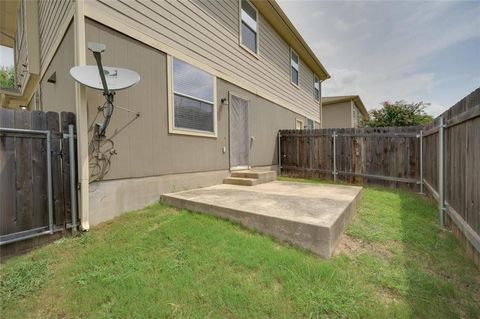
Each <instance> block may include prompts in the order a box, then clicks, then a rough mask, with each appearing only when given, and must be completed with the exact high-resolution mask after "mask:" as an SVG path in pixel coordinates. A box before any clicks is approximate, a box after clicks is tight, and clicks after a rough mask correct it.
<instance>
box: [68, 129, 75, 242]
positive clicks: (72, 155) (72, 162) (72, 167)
mask: <svg viewBox="0 0 480 319" xmlns="http://www.w3.org/2000/svg"><path fill="white" fill-rule="evenodd" d="M68 148H69V149H68V151H69V155H70V156H69V159H70V196H71V198H72V203H71V204H72V232H73V233H74V234H75V233H76V232H77V181H76V178H75V175H76V174H75V172H76V163H75V135H74V133H73V125H72V124H70V125H68Z"/></svg>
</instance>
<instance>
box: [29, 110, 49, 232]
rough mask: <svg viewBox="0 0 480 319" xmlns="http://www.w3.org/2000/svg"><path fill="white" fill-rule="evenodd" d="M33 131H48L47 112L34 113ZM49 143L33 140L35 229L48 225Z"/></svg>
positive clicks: (38, 139)
mask: <svg viewBox="0 0 480 319" xmlns="http://www.w3.org/2000/svg"><path fill="white" fill-rule="evenodd" d="M31 116H32V129H34V130H42V131H44V130H46V129H47V116H46V114H45V112H41V111H33V112H32V113H31ZM46 158H47V141H46V139H44V138H37V139H32V174H33V187H32V190H33V202H34V205H33V227H34V228H38V227H42V226H46V225H48V201H47V161H46Z"/></svg>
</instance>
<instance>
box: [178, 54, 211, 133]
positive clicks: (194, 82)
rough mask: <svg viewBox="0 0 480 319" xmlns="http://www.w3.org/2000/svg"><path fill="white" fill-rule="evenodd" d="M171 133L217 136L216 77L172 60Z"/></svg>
mask: <svg viewBox="0 0 480 319" xmlns="http://www.w3.org/2000/svg"><path fill="white" fill-rule="evenodd" d="M171 60H172V62H171V100H172V103H170V114H171V116H170V132H171V133H179V134H189V135H200V136H216V132H217V125H216V119H217V116H216V113H217V112H216V107H215V77H214V76H213V75H211V74H210V73H207V72H205V71H203V70H201V69H199V68H197V67H195V66H193V65H191V64H189V63H187V62H185V61H182V60H180V59H177V58H175V57H173V58H171Z"/></svg>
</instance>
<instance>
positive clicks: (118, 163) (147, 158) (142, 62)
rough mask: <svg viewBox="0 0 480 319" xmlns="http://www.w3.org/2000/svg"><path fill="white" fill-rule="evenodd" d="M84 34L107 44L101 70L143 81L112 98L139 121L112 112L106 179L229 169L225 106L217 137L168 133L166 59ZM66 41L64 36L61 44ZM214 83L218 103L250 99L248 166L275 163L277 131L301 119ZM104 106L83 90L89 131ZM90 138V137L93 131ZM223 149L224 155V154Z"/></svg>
mask: <svg viewBox="0 0 480 319" xmlns="http://www.w3.org/2000/svg"><path fill="white" fill-rule="evenodd" d="M69 32H70V31H69ZM85 35H86V41H87V42H88V41H94V42H102V43H105V44H106V46H107V51H106V52H105V54H104V55H103V57H102V59H103V62H104V64H105V65H117V66H119V67H124V68H129V69H133V70H135V71H137V72H138V73H139V74H140V76H141V80H140V82H139V83H138V84H137V85H135V86H133V87H131V88H129V89H128V90H124V91H119V92H117V94H116V95H115V104H116V105H117V106H121V107H124V108H127V109H128V110H131V111H132V112H139V113H140V116H139V117H138V118H137V117H136V116H135V115H134V114H132V113H130V112H126V111H124V110H121V109H118V108H117V109H115V111H114V114H113V116H112V119H111V122H110V125H109V127H108V129H107V137H108V138H110V139H111V140H112V141H113V142H114V143H115V150H116V151H117V154H116V155H114V156H113V157H112V159H111V169H110V171H109V172H108V174H107V175H106V177H105V180H112V179H121V178H133V177H147V176H158V175H165V174H176V173H188V172H204V171H214V170H228V169H229V153H228V150H229V135H228V124H229V118H228V116H229V109H228V108H229V106H228V105H221V104H220V103H217V121H218V122H217V125H218V137H217V138H208V137H196V136H185V135H178V134H169V133H168V113H167V110H168V107H167V94H168V90H167V87H168V86H167V73H166V72H167V56H166V54H164V53H163V52H161V51H159V50H156V49H154V48H151V47H149V46H147V45H145V44H142V43H140V42H138V41H136V40H135V39H132V38H129V37H127V36H125V35H122V34H120V33H118V32H116V31H114V30H112V29H109V28H107V27H105V26H103V25H101V24H99V23H96V22H94V21H92V20H89V19H87V20H86V34H85ZM69 38H70V35H69V34H67V37H66V38H65V39H69ZM64 43H65V44H66V46H65V50H64V49H63V47H64ZM64 43H62V46H61V47H60V48H59V51H58V53H59V54H58V55H68V52H69V51H68V49H69V48H70V47H69V46H68V43H70V42H69V41H65V40H64ZM59 58H60V57H57V56H56V57H55V59H54V60H53V61H52V63H51V66H50V68H49V70H50V69H51V71H52V72H53V70H54V66H55V65H59V66H61V65H64V64H65V63H66V62H67V63H68V62H69V60H68V59H65V60H63V59H59ZM57 59H59V60H58V64H56V63H57V62H56V61H57ZM62 61H66V62H62ZM62 63H64V64H62ZM93 63H95V62H94V59H93V56H92V54H87V64H93ZM66 68H67V67H66ZM49 74H50V73H49ZM57 76H58V73H57ZM216 81H217V91H216V100H217V101H220V100H221V99H222V98H225V97H228V95H229V92H231V91H233V92H235V93H238V94H240V95H241V96H242V97H245V98H246V99H248V100H249V127H250V135H251V136H254V137H255V141H254V142H253V143H252V145H251V157H250V160H251V165H253V166H265V165H272V164H276V162H277V159H278V157H277V154H276V140H277V139H276V136H277V133H278V130H279V129H289V128H290V129H293V128H294V127H295V119H296V118H300V119H302V120H303V121H305V117H304V116H302V115H299V114H296V113H294V112H292V111H289V110H287V109H285V108H283V107H281V106H279V105H276V104H275V103H272V102H270V101H267V100H266V99H264V98H261V97H259V96H258V95H255V94H252V93H250V92H248V91H246V90H243V89H241V88H239V87H238V86H236V85H233V84H231V83H229V82H226V81H224V80H222V79H219V78H217V79H216ZM45 85H46V86H47V87H49V88H50V89H51V91H50V93H51V94H50V96H51V97H52V99H53V98H54V93H56V92H55V91H53V88H54V87H55V86H52V85H50V86H49V84H48V83H46V84H45ZM72 87H73V85H72ZM46 94H47V92H45V91H44V92H43V94H42V95H43V96H44V97H46ZM62 96H66V94H63V95H62ZM51 101H53V100H51ZM104 101H105V99H104V98H103V96H102V94H101V92H100V91H98V90H92V89H87V104H88V126H89V127H91V128H93V127H94V125H95V123H99V122H101V121H102V120H103V118H102V116H101V115H100V114H99V112H98V106H100V105H103V103H104ZM89 136H90V138H91V137H92V131H90V135H89ZM223 148H225V150H227V151H226V152H225V153H224V152H223Z"/></svg>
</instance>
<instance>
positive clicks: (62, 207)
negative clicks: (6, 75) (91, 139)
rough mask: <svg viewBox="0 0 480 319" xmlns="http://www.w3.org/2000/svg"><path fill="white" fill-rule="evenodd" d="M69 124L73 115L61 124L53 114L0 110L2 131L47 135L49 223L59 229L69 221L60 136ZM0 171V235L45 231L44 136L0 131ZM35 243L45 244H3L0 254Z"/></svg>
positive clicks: (67, 166) (66, 169) (66, 158)
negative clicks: (50, 191) (51, 219)
mask: <svg viewBox="0 0 480 319" xmlns="http://www.w3.org/2000/svg"><path fill="white" fill-rule="evenodd" d="M74 123H75V115H74V114H73V113H62V119H61V125H60V121H59V114H58V113H55V112H47V113H45V112H42V111H33V112H30V111H23V110H16V111H14V110H8V109H0V127H1V128H15V129H32V130H37V131H46V130H49V131H50V132H51V137H52V139H51V140H52V143H51V155H52V182H53V183H52V184H53V194H52V195H53V200H54V201H53V209H54V224H55V225H56V226H60V227H64V226H65V222H66V221H70V220H71V210H72V207H71V206H72V203H71V198H70V184H69V183H70V179H69V178H70V158H69V156H68V152H69V145H68V141H65V140H64V139H63V133H64V132H65V133H67V132H68V125H69V124H74ZM0 167H1V171H0V222H1V223H0V235H1V236H4V235H11V234H14V233H17V232H21V231H28V230H32V229H36V228H39V227H45V226H48V195H47V189H48V188H47V178H48V175H47V174H48V167H47V139H46V136H45V135H39V134H33V133H30V132H28V133H27V132H1V133H0ZM54 237H55V236H52V238H54ZM5 238H6V237H4V238H2V240H4V239H5ZM9 238H11V237H9ZM40 242H44V240H42V239H40V238H33V239H31V240H27V241H21V242H16V243H13V244H7V245H6V246H2V249H1V254H2V255H4V254H5V253H7V254H8V253H9V252H15V251H21V250H24V249H26V248H31V247H33V246H35V244H36V243H40Z"/></svg>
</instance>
